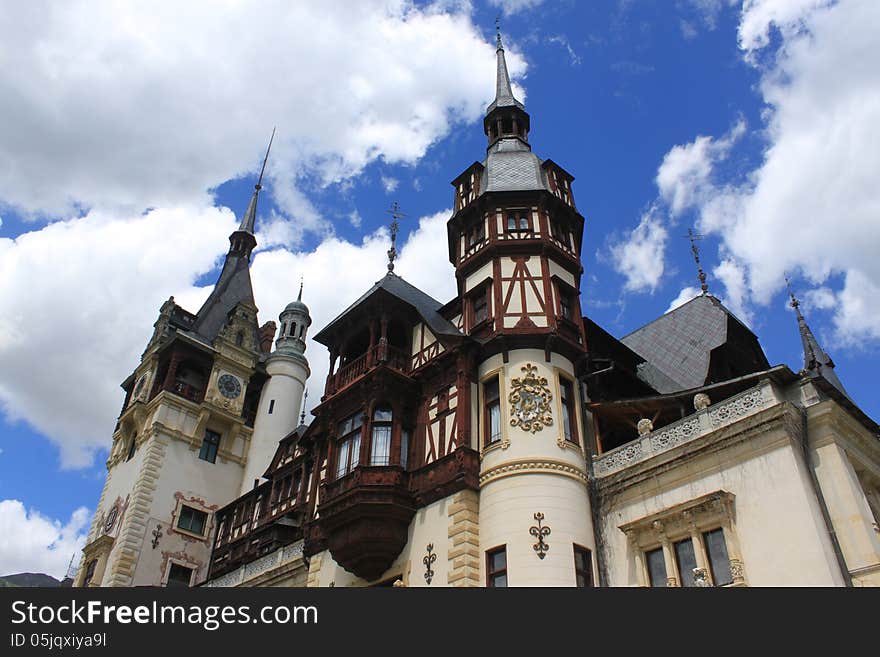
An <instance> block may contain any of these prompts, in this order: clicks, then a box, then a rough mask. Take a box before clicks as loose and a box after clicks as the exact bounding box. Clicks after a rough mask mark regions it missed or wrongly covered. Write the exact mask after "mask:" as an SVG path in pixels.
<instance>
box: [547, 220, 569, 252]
mask: <svg viewBox="0 0 880 657" xmlns="http://www.w3.org/2000/svg"><path fill="white" fill-rule="evenodd" d="M550 235H551V236H552V237H553V239H554V240H556V241H557V242H559V244H561V245H562V247H563V248H566V249H570V248H571V241H570V240H569V238H568V230H566V229H565V228H564V227H563V225H562V224H561V223H560V222H559V221H557V220H555V219H550Z"/></svg>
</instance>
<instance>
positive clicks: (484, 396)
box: [480, 372, 504, 447]
mask: <svg viewBox="0 0 880 657" xmlns="http://www.w3.org/2000/svg"><path fill="white" fill-rule="evenodd" d="M492 384H495V386H496V388H497V396H495V397H491V398H490V397H489V396H488V388H489V386H490V385H492ZM480 395H481V401H482V419H483V429H484V431H483V445H484V446H485V447H488V446H489V445H495V444H500V443H501V442H502V441H503V434H502V431H501V429H502V426H503V425H504V423H503V422H502V416H501V375H500V374H499V373H498V372H495V373H494V374H491V375H490V376H488V377H486V378H485V379H483V380H482V381H481V382H480ZM495 406H497V408H498V433H497V437H495V436H496V434H494V433H492V408H493V407H495Z"/></svg>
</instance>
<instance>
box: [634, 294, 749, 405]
mask: <svg viewBox="0 0 880 657" xmlns="http://www.w3.org/2000/svg"><path fill="white" fill-rule="evenodd" d="M730 318H732V319H734V320H735V321H737V322H739V320H738V319H736V317H735V316H734V315H733V314H732V313H731V312H730V311H729V310H727V309H726V308H725V307H724V306H723V305H722V304H721V302H720V301H718V299H716V298H715V297H713V296H711V295H708V294H706V295H700V296H698V297H695V298H693V299H691V300H690V301H688V302H687V303H685V304H683V305H681V306H679V307H678V308H676V309H674V310H672V311H670V312H668V313H666V314H665V315H663V316H661V317H658V318H657V319H655V320H654V321H653V322H651V323H649V324H646V325H645V326H643V327H641V328H640V329H637V330H635V331H633V332H632V333H630V334H629V335H627V336H625V337H623V338H621V340H620V341H621V342H622V343H623V344H625V345H626V346H627V347H629V348H630V349H632V350H633V351H635V352H636V353H637V354H639V355H640V356H642V357H643V358H644V359H645V360H647V361H648V363H649V364H650V365H648V366H645V367H640V368H639V376H640V378H642V379H643V380H645V381H646V382H647V383H649V384H650V385H651V386H652V387H653V388H654V389H655V390H657V391H658V392H663V393H666V392H674V391H675V390H686V389H689V388H698V387H700V386H702V385H704V384H705V383H706V377H707V375H708V373H709V365H710V359H711V355H712V350H713V349H715V348H716V347H720V346H721V345H723V344H724V343H725V342H726V341H727V338H728V336H727V326H728V320H729V319H730ZM740 323H741V322H740ZM746 330H748V329H747V328H746ZM750 333H751V332H750Z"/></svg>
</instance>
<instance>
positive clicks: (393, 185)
mask: <svg viewBox="0 0 880 657" xmlns="http://www.w3.org/2000/svg"><path fill="white" fill-rule="evenodd" d="M399 184H400V181H399V180H398V179H397V178H392V177H391V176H382V189H384V190H385V193H386V194H391V193H392V192H393V191H394V190H396V189H397V186H398V185H399Z"/></svg>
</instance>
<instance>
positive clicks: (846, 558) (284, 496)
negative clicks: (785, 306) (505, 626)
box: [77, 36, 880, 587]
mask: <svg viewBox="0 0 880 657" xmlns="http://www.w3.org/2000/svg"><path fill="white" fill-rule="evenodd" d="M483 130H484V132H485V134H486V137H487V142H488V143H487V151H486V155H485V158H484V159H482V161H479V162H474V163H473V164H471V165H470V166H468V167H467V168H466V169H465V170H464V171H463V172H462V174H461V175H460V176H458V178H456V179H455V180H454V181H453V182H452V184H453V187H454V211H453V214H452V217H451V218H450V219H449V222H448V244H447V247H448V255H449V260H450V262H451V263H452V265H453V266H454V269H455V277H456V282H457V289H458V294H457V296H456V297H455V298H454V299H452V300H449V301H447V302H441V301H437V300H435V299H433V298H431V297H430V296H429V295H427V294H425V293H424V292H422V291H421V290H419V289H417V288H416V287H414V286H413V285H411V284H409V283H407V282H406V280H405V279H404V278H402V277H401V276H400V275H398V274H397V273H395V272H394V263H393V260H394V256H395V253H396V252H395V249H394V245H393V242H392V248H391V251H390V252H389V255H390V261H391V262H390V264H389V266H388V273H387V274H386V275H385V276H384V277H383V278H382V279H381V280H379V281H377V282H376V283H375V284H373V285H372V287H369V289H367V290H366V291H365V292H364V294H363V295H362V296H361V297H360V298H359V299H357V300H356V301H355V302H354V303H353V304H351V305H350V306H349V307H348V308H346V309H345V310H343V311H342V312H341V313H340V314H339V316H338V317H336V319H334V320H333V321H332V322H330V323H329V324H328V325H327V326H324V327H322V328H321V329H320V330H319V331H318V332H317V333H316V334H315V336H314V339H315V340H316V341H317V342H318V343H320V344H322V345H324V346H326V347H327V350H328V352H329V359H330V370H329V374H328V376H327V379H326V382H325V385H324V394H323V396H322V397H321V400H320V403H319V404H317V406H315V408H314V409H313V410H312V415H313V418H312V420H311V422H310V423H309V424H308V425H306V424H305V423H304V414H302V413H301V409H302V395H303V391H304V388H305V383H306V379H307V377H308V376H309V365H308V362H307V360H306V358H305V354H304V352H305V338H306V332H307V331H308V330H309V326H310V324H311V319H310V317H309V311H308V308H307V307H306V306H305V305H304V304H303V302H302V298H301V297H302V288H300V298H298V299H297V300H296V301H294V302H292V303H291V304H289V305H288V306H287V307H286V308H285V310H284V311H283V312H282V313H281V316H280V318H279V321H280V330H278V331H277V336H276V329H277V327H276V325H275V324H274V322H269V323H267V324H265V325H263V326H259V324H258V322H257V308H256V304H255V301H254V299H253V293H252V290H251V284H250V278H249V272H248V267H249V262H250V256H251V252H252V250H253V248H254V246H255V245H256V240H255V238H254V222H255V218H256V207H257V199H258V195H259V191H260V183H259V182H258V184H257V185H256V189H255V191H254V195H253V198H252V200H251V203H250V205H249V207H248V209H247V211H246V212H245V215H244V217H243V219H242V222H241V226H240V228H239V230H237V231H236V232H234V233H233V234H232V235H231V236H230V249H229V252H228V254H227V256H226V262H225V264H224V267H223V270H222V272H221V274H220V277H219V280H218V281H217V284H216V287H215V289H214V291H213V292H212V293H211V295H210V297H209V298H208V300H207V301H206V302H205V304H204V305H203V307H202V308H201V309H200V310H199V311H198V312H197V313H196V314H191V313H189V312H187V311H186V310H184V309H183V308H180V307H179V306H177V305H176V304H175V303H174V300H173V298H172V299H169V300H168V302H166V303H165V304H164V305H163V306H162V308H161V310H160V313H159V319H158V320H157V322H156V324H155V332H154V334H153V337H152V339H151V340H150V342H149V344H148V345H147V348H146V351H145V352H144V355H143V356H142V358H141V362H140V364H139V365H138V366H137V367H136V368H135V370H134V372H133V373H132V374H131V376H130V377H129V378H128V379H126V381H125V382H123V388H124V389H125V391H126V400H125V404H124V406H123V410H122V413H121V415H120V417H119V422H118V424H117V427H116V430H115V432H114V437H113V448H112V451H111V455H110V458H109V460H108V462H107V467H108V475H107V481H106V483H105V486H104V489H103V492H102V494H101V499H100V502H99V504H98V508H97V511H96V514H95V519H94V522H93V524H92V528H91V532H90V534H89V539H88V544H87V545H86V547H85V548H84V555H83V560H82V566H81V568H80V571H79V575H78V577H77V584H78V585H80V586H137V585H169V586H170V585H202V586H206V587H212V586H317V587H330V586H334V587H345V586H383V585H388V586H390V585H395V586H410V587H431V586H434V587H437V586H442V587H445V586H481V587H482V586H491V587H501V586H578V587H589V586H798V585H814V586H867V585H871V586H875V585H880V526H878V522H880V428H878V425H877V424H876V423H875V422H874V421H873V420H871V419H870V418H869V417H867V416H866V415H865V414H864V413H863V412H862V411H861V410H860V409H859V408H858V407H857V406H856V405H855V404H854V403H853V402H852V401H851V400H850V398H849V396H848V394H847V392H846V390H845V389H844V387H843V385H842V383H841V382H840V380H839V379H838V377H837V375H836V373H835V371H834V363H833V361H832V360H831V358H830V357H829V356H828V355H827V353H826V352H825V351H824V350H823V349H822V347H821V346H820V344H819V343H818V341H817V340H816V338H815V336H814V335H813V333H812V332H811V331H810V329H809V326H808V325H807V323H806V320H805V319H804V317H803V315H802V314H801V312H800V308H799V306H798V302H797V300H796V299H795V298H794V295H792V305H793V306H794V309H795V311H796V316H797V320H798V326H799V331H800V336H801V340H802V343H803V347H804V367H803V369H802V370H800V371H798V372H795V371H793V370H791V369H789V368H788V367H787V366H785V365H776V366H771V365H770V363H769V362H768V361H767V358H766V356H765V355H764V352H763V350H762V348H761V346H760V343H759V341H758V338H757V337H756V336H755V335H754V333H753V332H752V331H751V330H750V329H749V328H748V327H747V326H745V325H744V324H743V323H742V322H740V321H739V320H738V319H737V318H736V317H735V316H734V315H733V314H732V313H730V311H728V310H727V309H726V308H725V307H724V306H723V305H722V303H721V302H720V301H719V300H718V299H716V298H715V297H714V296H712V295H711V294H709V292H708V289H707V287H706V286H705V280H704V279H703V283H704V285H703V291H702V294H700V295H699V296H697V297H695V298H694V299H692V300H691V301H689V302H687V303H685V304H684V305H682V306H680V307H678V308H677V309H675V310H673V311H671V312H668V313H666V314H665V315H663V316H662V317H659V318H657V319H656V320H654V321H653V322H651V323H649V324H647V325H646V326H643V327H641V328H640V329H638V330H636V331H634V332H633V333H631V334H629V335H627V336H625V337H623V338H621V339H617V338H615V337H613V336H612V335H610V334H609V333H607V332H606V331H605V330H603V329H602V328H601V327H600V326H598V325H597V324H596V323H594V322H593V321H592V320H590V319H589V318H587V317H584V315H583V313H582V311H581V307H580V281H581V275H582V273H583V266H582V264H581V257H580V254H581V248H582V239H583V232H584V217H583V216H582V215H581V214H580V213H579V212H578V210H577V206H576V204H575V199H574V195H573V189H572V183H573V181H574V178H573V176H572V175H571V174H570V173H568V172H567V171H566V170H565V169H563V168H562V167H561V166H560V165H558V164H556V163H555V162H554V161H552V160H549V159H543V160H542V159H541V158H539V157H538V156H537V155H536V154H535V153H534V152H533V151H532V147H531V144H530V142H529V132H530V116H529V114H528V113H527V112H526V110H525V107H524V106H523V104H522V103H521V102H519V101H518V100H517V99H516V98H515V97H514V96H513V93H512V90H511V85H510V80H509V76H508V72H507V67H506V63H505V55H504V49H503V47H502V44H501V39H500V36H499V38H498V48H497V86H496V93H495V99H494V100H493V101H492V102H491V104H490V105H489V106H488V108H487V111H486V115H485V118H484V120H483ZM267 157H268V153H267ZM264 166H265V162H264ZM261 179H262V174H261ZM395 221H396V220H395ZM395 234H396V226H395V227H394V228H393V230H392V239H394V235H395ZM701 274H702V272H701ZM365 287H366V286H365ZM792 335H793V336H794V330H792ZM273 341H274V348H273Z"/></svg>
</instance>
